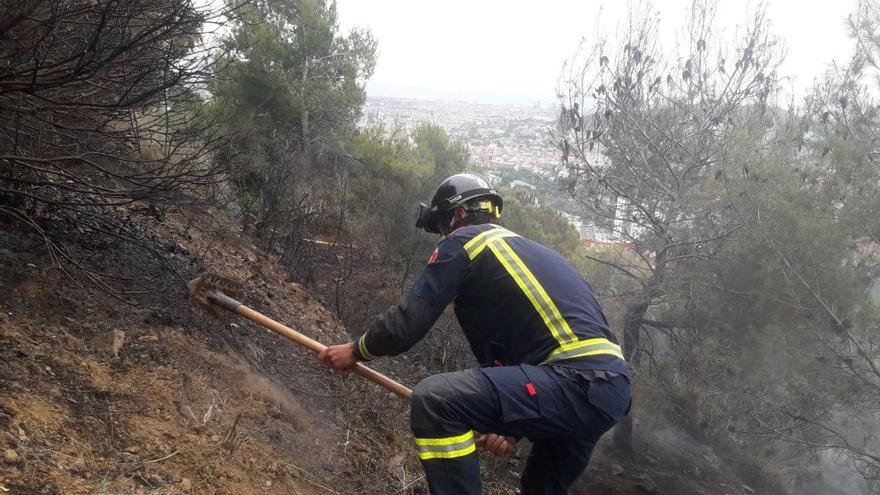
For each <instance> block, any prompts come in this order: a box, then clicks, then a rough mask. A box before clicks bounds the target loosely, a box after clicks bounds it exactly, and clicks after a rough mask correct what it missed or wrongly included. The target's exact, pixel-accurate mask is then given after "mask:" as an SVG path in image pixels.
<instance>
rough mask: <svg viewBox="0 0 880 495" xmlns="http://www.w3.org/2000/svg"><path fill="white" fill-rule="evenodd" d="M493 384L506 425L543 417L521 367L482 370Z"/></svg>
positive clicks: (529, 382) (527, 378)
mask: <svg viewBox="0 0 880 495" xmlns="http://www.w3.org/2000/svg"><path fill="white" fill-rule="evenodd" d="M480 371H481V372H482V373H483V374H484V375H485V376H486V378H488V379H489V381H490V382H492V385H493V386H494V387H495V391H496V393H497V394H498V403H499V406H500V407H501V419H502V421H504V422H505V423H509V422H514V421H522V420H528V419H535V418H540V417H541V412H540V410H539V409H538V400H537V397H536V395H535V394H532V393H530V387H529V386H530V385H531V387H534V385H533V384H532V383H531V380H530V379H529V377H528V375H526V373H525V371H523V369H522V367H520V366H498V367H494V368H482V369H481V370H480Z"/></svg>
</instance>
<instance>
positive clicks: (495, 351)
mask: <svg viewBox="0 0 880 495" xmlns="http://www.w3.org/2000/svg"><path fill="white" fill-rule="evenodd" d="M453 301H454V307H455V314H456V316H457V317H458V320H459V322H460V324H461V327H462V329H463V330H464V333H465V336H466V337H467V340H468V342H469V344H470V346H471V349H472V350H473V353H474V355H475V356H476V358H477V360H478V361H479V362H480V364H481V365H482V366H483V367H482V368H478V369H474V370H468V371H462V372H456V373H446V374H442V375H436V376H433V377H430V378H428V379H426V380H424V381H423V382H422V383H420V384H419V385H418V386H417V387H416V388H415V390H414V395H413V400H412V411H411V422H412V429H413V434H414V435H415V437H416V446H417V448H418V450H419V457H420V458H421V460H422V463H423V465H424V467H425V471H426V473H427V478H428V483H429V485H430V487H431V491H432V493H434V494H435V495H441V494H447V493H449V494H453V493H454V494H470V493H480V482H479V463H478V459H477V456H476V454H475V453H474V451H475V445H474V433H473V431H474V430H476V431H480V432H484V433H488V432H492V433H499V434H503V435H508V436H515V437H518V438H521V437H527V438H529V439H530V440H531V441H532V443H533V447H532V452H531V455H530V457H529V460H528V462H527V465H526V469H525V471H524V473H523V479H522V493H523V494H532V493H534V494H556V493H560V494H562V493H566V490H567V489H568V487H569V486H570V485H571V484H572V483H573V482H574V480H575V479H576V478H577V476H578V475H579V474H580V473H581V472H582V471H583V469H584V468H585V467H586V464H587V462H588V461H589V457H590V453H591V452H592V449H593V446H594V445H595V442H596V441H597V440H598V438H599V436H601V435H602V434H603V433H604V432H605V431H607V430H608V429H609V428H610V427H611V426H613V425H614V423H615V422H616V421H617V420H619V419H620V418H621V417H622V416H624V415H625V414H626V412H627V410H628V408H629V401H630V398H629V382H628V378H627V376H628V373H629V370H628V367H627V364H626V362H625V361H624V360H623V356H622V354H621V351H620V347H619V345H618V343H617V341H616V340H615V338H614V335H613V334H612V333H611V330H610V328H609V325H608V322H607V320H606V319H605V316H604V315H603V313H602V310H601V308H600V306H599V303H598V302H597V301H596V299H595V297H594V295H593V292H592V290H591V288H590V286H589V285H588V284H587V282H586V281H584V280H583V278H582V277H581V276H580V274H579V273H578V272H577V270H576V269H575V268H574V267H573V266H571V264H569V263H568V262H567V261H566V260H565V259H564V258H563V257H562V256H561V255H559V254H558V253H557V252H555V251H553V250H552V249H549V248H547V247H545V246H542V245H541V244H538V243H536V242H533V241H531V240H528V239H526V238H523V237H520V236H518V235H516V234H514V233H513V232H511V231H509V230H507V229H504V228H501V227H499V226H497V225H492V224H485V225H473V226H467V227H462V228H459V229H458V230H456V231H455V232H453V233H452V234H450V235H449V236H447V237H445V238H444V239H442V240H441V241H440V243H439V244H438V246H437V249H436V250H435V252H434V254H433V255H432V257H431V260H430V261H429V263H428V265H427V266H426V267H425V270H424V271H423V272H422V274H421V275H420V276H419V278H418V279H417V280H416V282H415V284H414V286H413V287H412V289H410V291H409V292H408V293H407V294H406V295H404V296H403V297H402V298H401V301H400V302H399V303H398V305H397V306H395V307H393V308H391V309H390V310H389V311H388V313H386V314H385V315H384V316H383V318H381V319H380V320H379V322H378V323H377V324H376V325H375V327H374V328H372V329H371V330H370V331H369V332H367V333H366V334H364V335H363V336H361V337H360V338H359V339H358V340H357V342H356V345H355V349H356V351H355V353H356V355H357V357H358V358H359V359H361V360H370V359H374V358H375V357H378V356H383V355H394V354H399V353H401V352H403V351H405V350H407V349H409V348H410V347H412V345H414V344H415V343H416V342H418V341H419V340H421V338H422V337H424V335H425V334H426V333H427V331H428V330H429V329H430V328H431V326H432V325H433V324H434V322H435V321H436V320H437V318H438V317H439V316H440V314H441V313H442V312H443V310H444V308H445V307H446V306H447V305H448V304H449V303H450V302H453Z"/></svg>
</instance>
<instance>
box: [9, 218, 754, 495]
mask: <svg viewBox="0 0 880 495" xmlns="http://www.w3.org/2000/svg"><path fill="white" fill-rule="evenodd" d="M128 213H131V214H132V218H134V219H135V220H136V222H137V225H138V228H139V229H141V230H142V232H143V234H144V239H145V240H146V244H145V245H141V246H134V245H131V244H128V243H124V242H119V241H117V240H114V239H112V238H110V237H107V236H105V235H100V234H97V233H88V232H86V233H82V232H81V233H78V234H77V235H76V236H75V237H71V239H69V240H68V241H69V242H68V243H67V244H66V246H67V249H69V254H70V255H71V257H73V258H74V259H77V260H81V262H82V263H83V264H84V266H88V267H91V268H92V269H94V270H95V272H96V273H103V274H112V276H113V278H105V279H102V280H104V281H105V282H107V283H108V284H109V285H111V286H112V287H113V288H114V289H115V291H116V292H117V293H119V294H121V296H120V297H121V298H122V299H124V300H126V301H129V302H131V303H135V304H127V303H125V302H122V301H120V300H119V299H117V298H115V297H113V296H112V295H110V294H108V293H106V292H104V291H101V290H99V289H96V288H95V286H94V285H89V284H83V286H80V285H79V284H78V283H77V282H76V281H75V280H78V279H81V278H82V276H83V275H82V272H77V271H72V272H71V273H72V274H73V275H74V277H75V279H74V280H72V279H71V278H70V277H68V276H66V275H65V274H64V273H63V271H62V270H61V269H59V268H57V266H56V265H54V264H53V261H52V258H51V257H50V256H49V255H48V253H47V251H46V250H45V249H44V248H43V247H42V244H41V242H40V239H39V238H37V237H35V236H33V235H32V234H31V233H30V232H27V231H23V230H19V229H18V227H17V226H15V225H0V230H2V231H3V232H4V233H5V235H3V236H0V284H2V286H0V377H2V379H0V451H2V453H3V458H2V459H0V486H2V488H4V489H6V490H9V492H8V493H13V494H29V493H64V494H73V495H75V494H121V493H125V494H136V493H144V494H147V493H149V494H172V493H193V494H196V493H197V494H227V493H228V494H251V493H254V494H256V493H259V494H263V493H265V494H273V493H277V494H290V493H293V494H297V493H298V494H328V493H331V494H332V493H338V494H376V495H378V494H388V493H400V494H425V493H427V490H426V488H425V486H424V480H423V478H422V473H421V469H420V468H419V466H418V464H417V459H416V456H415V455H414V454H413V449H412V447H411V445H410V440H409V438H408V433H407V432H408V414H407V409H408V407H407V405H406V404H405V403H404V402H403V401H401V400H399V399H398V398H396V397H392V396H390V394H388V393H387V392H385V391H384V390H382V389H380V388H378V387H376V386H375V385H373V384H370V383H367V382H364V381H363V380H361V379H360V378H358V377H354V376H346V375H332V374H330V373H329V372H328V371H327V370H326V369H325V368H324V367H323V366H322V365H320V364H319V363H318V362H317V360H316V359H315V358H314V356H312V355H311V354H310V353H309V352H308V351H305V350H303V349H300V348H298V347H296V346H294V345H293V344H291V343H289V342H287V341H285V340H283V339H281V338H280V337H278V336H276V335H274V334H271V333H269V332H267V331H266V330H263V329H261V328H258V327H255V326H253V325H251V324H249V323H248V322H246V321H244V320H240V319H232V320H227V321H218V320H214V319H210V318H207V317H205V316H204V315H202V314H200V313H199V311H197V310H196V309H194V308H193V306H192V305H191V304H190V302H189V300H188V299H187V296H186V294H185V282H186V281H187V280H189V279H190V278H192V277H194V276H196V275H197V274H200V273H202V272H204V271H206V270H208V269H210V270H212V271H215V272H219V273H221V274H224V275H227V276H230V277H233V278H236V279H239V280H243V281H245V284H246V296H245V301H244V302H245V303H247V304H248V305H250V306H252V307H254V308H256V309H258V310H259V311H261V312H265V313H266V314H268V315H269V316H271V317H274V318H276V319H278V320H279V321H283V322H285V323H286V324H288V325H290V326H292V327H293V328H295V329H297V330H299V331H301V332H302V333H305V334H306V335H309V336H311V337H313V338H315V339H317V340H320V341H322V342H325V343H334V342H343V341H346V340H347V339H349V336H348V335H347V334H346V332H345V329H344V328H343V327H342V325H340V324H339V322H338V321H337V320H336V318H335V317H334V316H333V315H332V314H331V313H330V312H329V311H328V310H327V309H325V308H324V306H323V305H322V304H320V302H319V300H318V299H316V297H315V296H314V295H312V294H310V293H309V292H308V291H306V290H304V289H303V288H302V287H300V286H299V285H297V284H293V283H290V282H287V281H286V279H285V277H284V275H283V273H284V271H283V270H282V268H281V267H280V266H278V265H277V264H276V262H275V261H274V259H273V258H272V257H270V256H267V255H266V254H265V253H262V252H261V251H260V250H258V249H257V248H256V247H254V246H253V245H252V244H251V243H250V242H249V241H248V240H247V238H246V237H244V236H242V235H229V234H228V233H227V234H223V235H218V234H214V233H212V230H211V225H212V223H213V221H205V215H199V216H193V217H191V216H190V215H189V214H187V213H186V212H184V211H177V212H175V213H169V214H167V215H165V216H164V217H163V218H162V219H161V221H160V220H157V219H156V218H154V217H151V216H149V215H145V214H141V213H140V212H137V211H132V212H128ZM215 230H216V232H229V230H230V226H229V225H228V224H227V225H217V226H216V229H215ZM64 266H65V268H66V269H68V270H70V269H71V266H70V265H69V264H64ZM357 283H359V284H360V285H359V287H360V288H361V289H362V290H363V292H364V293H371V294H377V293H379V292H381V288H380V287H379V286H380V285H381V281H379V280H376V278H375V277H370V276H367V275H365V279H364V280H362V281H359V282H357ZM371 284H372V285H371ZM374 285H376V287H374ZM386 302H387V301H386ZM376 365H377V367H380V369H381V370H382V371H383V372H385V373H387V374H389V375H390V376H392V377H394V378H397V379H398V380H400V381H402V382H403V383H406V384H408V385H410V386H412V385H414V384H415V382H417V381H418V379H419V376H418V375H419V374H424V372H425V370H424V369H415V368H414V367H413V366H412V365H411V364H408V362H407V360H406V359H405V358H401V359H391V360H383V361H382V362H380V363H377V364H376ZM655 436H656V435H655ZM606 440H607V439H606ZM637 442H638V443H639V445H640V449H639V452H637V453H636V454H635V455H634V457H631V458H626V457H621V456H619V454H618V453H616V452H615V451H613V450H611V449H609V448H608V446H607V445H605V444H602V445H600V446H599V448H598V449H597V455H596V456H595V459H594V462H593V463H592V465H591V466H590V469H589V470H588V471H587V472H586V473H585V475H584V476H583V477H582V479H581V481H580V482H579V484H578V487H577V488H575V489H574V490H573V491H572V493H573V494H578V495H586V494H620V495H625V494H626V495H628V494H642V493H676V494H699V493H730V494H740V493H741V494H748V493H750V491H749V490H750V488H749V487H748V485H747V484H746V483H744V482H741V481H739V480H738V479H737V478H736V476H734V475H733V474H732V473H731V471H730V469H728V468H726V467H725V462H724V461H723V460H720V459H717V458H715V457H714V456H713V454H711V450H710V449H708V448H707V447H705V446H701V445H699V444H695V445H693V446H692V448H690V450H692V452H690V451H689V449H683V448H681V446H680V445H673V444H672V443H670V442H668V439H666V440H664V439H663V438H660V437H657V438H642V439H637ZM522 450H523V455H522V458H521V459H513V460H507V459H497V458H493V457H491V456H487V457H485V458H484V462H483V467H484V489H485V492H486V493H487V494H513V493H516V486H517V482H516V478H517V475H518V473H519V472H520V471H521V469H522V463H523V459H524V457H525V455H524V454H525V449H524V448H523V449H522Z"/></svg>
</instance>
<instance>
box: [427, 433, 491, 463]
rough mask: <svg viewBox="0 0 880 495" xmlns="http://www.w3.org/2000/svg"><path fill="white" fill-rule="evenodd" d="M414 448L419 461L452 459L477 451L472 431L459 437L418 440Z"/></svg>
mask: <svg viewBox="0 0 880 495" xmlns="http://www.w3.org/2000/svg"><path fill="white" fill-rule="evenodd" d="M415 440H416V448H417V449H418V450H419V459H422V460H427V459H454V458H456V457H462V456H466V455H468V454H470V453H471V452H473V451H475V450H476V449H477V445H476V442H475V441H474V431H473V430H470V431H467V432H465V433H462V434H461V435H456V436H454V437H445V438H418V437H416V439H415Z"/></svg>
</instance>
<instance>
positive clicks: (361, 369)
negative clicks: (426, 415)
mask: <svg viewBox="0 0 880 495" xmlns="http://www.w3.org/2000/svg"><path fill="white" fill-rule="evenodd" d="M224 297H227V299H230V300H231V301H223V302H221V303H220V304H221V305H222V306H224V307H226V306H227V305H228V306H232V305H231V304H230V302H235V303H238V301H235V300H234V299H232V298H229V297H228V296H224ZM211 299H214V297H212V298H211ZM218 302H219V301H218ZM233 311H234V312H235V313H237V314H239V315H241V316H243V317H245V318H247V319H248V320H250V321H252V322H254V323H256V324H257V325H260V326H261V327H264V328H267V329H269V330H271V331H273V332H275V333H277V334H278V335H281V336H282V337H287V338H288V339H290V340H292V341H294V342H296V343H297V344H299V345H301V346H303V347H306V348H308V349H310V350H312V351H314V352H316V353H317V352H321V351H323V350H324V349H326V348H327V346H325V345H324V344H322V343H320V342H318V341H317V340H315V339H313V338H310V337H307V336H305V335H303V334H301V333H299V332H297V331H296V330H294V329H292V328H290V327H288V326H286V325H282V324H281V323H278V322H277V321H275V320H273V319H272V318H269V317H267V316H265V315H263V314H261V313H258V312H256V311H254V310H252V309H251V308H249V307H247V306H245V305H244V304H241V303H238V304H237V305H235V307H234V309H233ZM351 371H353V372H355V373H357V374H358V375H361V376H362V377H364V378H366V379H367V380H370V381H371V382H373V383H376V384H378V385H381V386H382V387H385V388H386V389H388V390H390V391H391V392H394V393H395V394H397V395H399V396H401V397H403V398H405V399H409V398H410V397H412V390H410V389H409V388H407V387H405V386H403V385H402V384H400V383H398V382H396V381H394V380H392V379H391V378H388V377H387V376H385V375H383V374H382V373H379V372H378V371H376V370H373V369H370V368H367V367H366V366H364V365H363V364H361V363H357V364H355V365H354V367H353V368H351Z"/></svg>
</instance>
